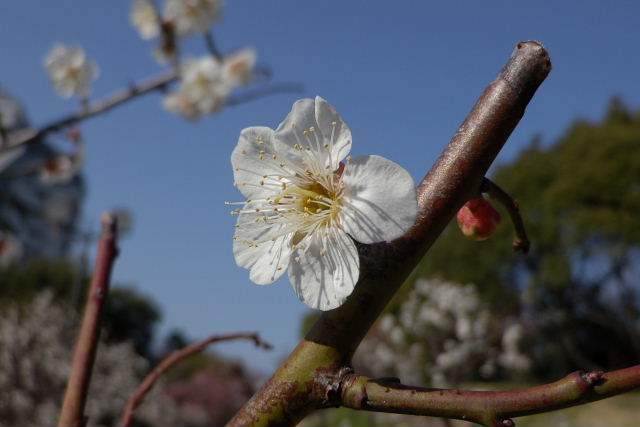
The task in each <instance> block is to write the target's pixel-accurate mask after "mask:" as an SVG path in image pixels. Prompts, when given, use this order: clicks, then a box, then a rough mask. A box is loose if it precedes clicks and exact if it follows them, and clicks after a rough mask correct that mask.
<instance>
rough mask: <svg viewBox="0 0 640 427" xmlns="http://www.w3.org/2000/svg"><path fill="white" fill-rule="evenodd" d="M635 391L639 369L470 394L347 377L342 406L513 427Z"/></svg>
mask: <svg viewBox="0 0 640 427" xmlns="http://www.w3.org/2000/svg"><path fill="white" fill-rule="evenodd" d="M638 387H640V365H637V366H633V367H631V368H627V369H621V370H618V371H613V372H608V373H604V374H603V373H602V372H589V373H583V372H574V373H573V374H570V375H568V376H566V377H565V378H563V379H561V380H559V381H556V382H554V383H550V384H545V385H541V386H537V387H531V388H526V389H520V390H503V391H469V390H441V389H433V388H431V389H430V388H422V387H411V386H406V385H403V384H400V383H397V382H392V381H385V380H373V379H369V378H366V377H361V376H356V375H351V376H347V377H346V379H345V380H344V381H343V385H342V389H341V397H342V401H341V402H340V403H341V404H342V406H345V407H348V408H353V409H361V410H367V411H378V412H393V413H400V414H411V415H428V416H436V417H445V418H456V419H460V420H465V421H471V422H475V423H478V424H482V425H485V426H496V427H503V426H513V425H514V423H513V421H512V420H511V418H513V417H521V416H523V415H531V414H536V413H540V412H548V411H552V410H556V409H561V408H567V407H569V406H575V405H580V404H583V403H587V402H592V401H595V400H601V399H604V398H607V397H611V396H614V395H616V394H620V393H624V392H627V391H630V390H633V389H635V388H638Z"/></svg>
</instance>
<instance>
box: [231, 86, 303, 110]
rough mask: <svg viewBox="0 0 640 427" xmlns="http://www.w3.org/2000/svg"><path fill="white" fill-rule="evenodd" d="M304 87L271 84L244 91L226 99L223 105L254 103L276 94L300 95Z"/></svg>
mask: <svg viewBox="0 0 640 427" xmlns="http://www.w3.org/2000/svg"><path fill="white" fill-rule="evenodd" d="M302 92H304V87H303V86H302V85H300V84H297V83H273V84H270V85H268V86H263V87H259V88H256V89H251V90H247V91H244V92H243V93H241V94H237V95H233V96H231V97H229V99H227V102H226V104H225V105H227V106H229V107H232V106H235V105H239V104H244V103H245V102H249V101H254V100H256V99H260V98H263V97H265V96H269V95H274V94H277V93H302Z"/></svg>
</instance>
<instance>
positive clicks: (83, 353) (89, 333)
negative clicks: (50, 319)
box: [58, 213, 118, 426]
mask: <svg viewBox="0 0 640 427" xmlns="http://www.w3.org/2000/svg"><path fill="white" fill-rule="evenodd" d="M101 222H102V232H101V233H100V238H99V240H98V253H97V258H96V265H95V269H94V272H93V278H92V279H91V285H90V287H89V292H88V295H87V303H86V306H85V311H84V316H83V318H82V324H81V326H80V333H79V335H78V340H77V342H76V349H75V352H74V355H73V362H72V363H71V374H70V376H69V381H68V382H67V390H66V392H65V395H64V403H63V404H62V410H61V412H60V419H59V421H58V426H81V425H85V417H84V406H85V401H86V398H87V391H88V389H89V382H90V380H91V371H92V369H93V362H94V360H95V356H96V350H97V347H98V339H99V337H100V318H101V315H102V311H103V308H104V305H105V303H106V301H107V294H108V292H109V281H110V278H111V270H112V269H113V264H114V261H115V259H116V257H117V255H118V248H117V223H116V218H115V216H113V215H111V214H109V213H104V214H103V215H102V218H101Z"/></svg>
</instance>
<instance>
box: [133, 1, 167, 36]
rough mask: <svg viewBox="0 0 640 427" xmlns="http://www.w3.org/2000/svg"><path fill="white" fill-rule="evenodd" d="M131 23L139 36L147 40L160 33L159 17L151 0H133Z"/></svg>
mask: <svg viewBox="0 0 640 427" xmlns="http://www.w3.org/2000/svg"><path fill="white" fill-rule="evenodd" d="M130 18H131V23H132V24H133V26H134V27H135V28H136V30H138V33H139V34H140V37H142V38H143V39H144V40H149V39H152V38H154V37H157V36H158V34H160V17H159V16H158V12H157V11H156V7H155V5H154V3H153V0H133V7H132V9H131V16H130Z"/></svg>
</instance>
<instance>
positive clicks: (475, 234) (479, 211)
mask: <svg viewBox="0 0 640 427" xmlns="http://www.w3.org/2000/svg"><path fill="white" fill-rule="evenodd" d="M456 218H457V220H458V226H459V227H460V230H461V231H462V234H464V235H465V236H466V237H467V238H469V239H471V240H485V239H488V238H489V237H491V236H493V235H494V234H495V232H496V229H497V228H498V225H499V224H500V214H499V213H498V211H496V210H495V209H494V207H493V206H491V203H489V202H488V201H486V200H485V199H484V197H478V198H477V199H472V200H469V201H468V202H467V203H465V204H464V206H462V208H461V209H460V210H459V211H458V214H457V215H456Z"/></svg>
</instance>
